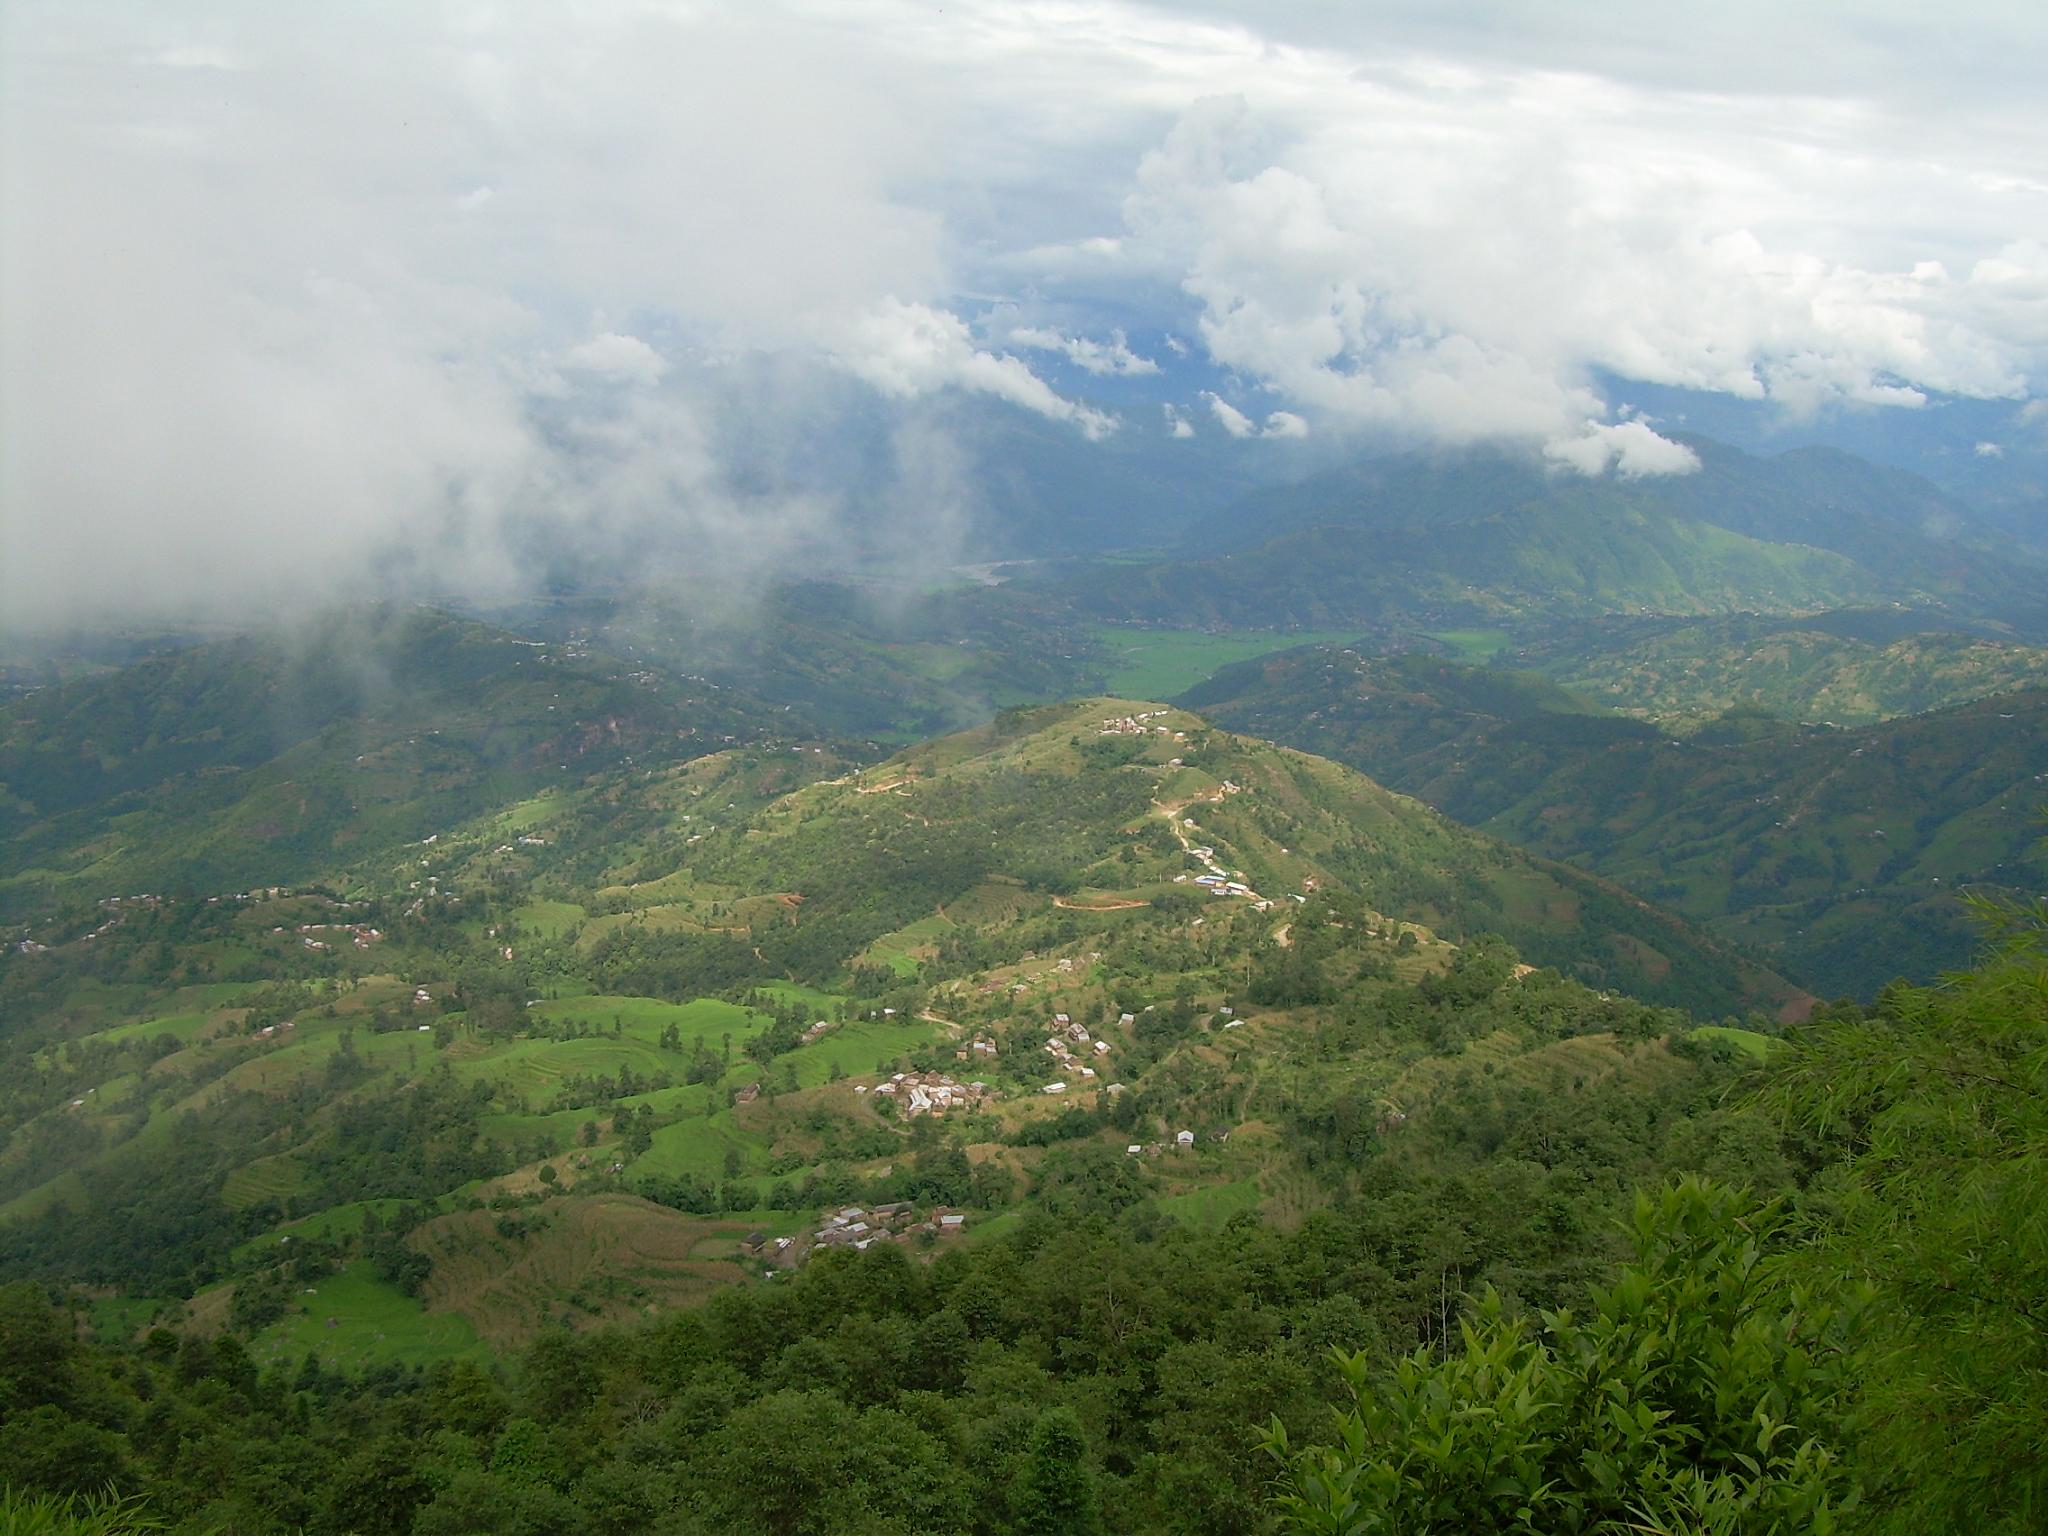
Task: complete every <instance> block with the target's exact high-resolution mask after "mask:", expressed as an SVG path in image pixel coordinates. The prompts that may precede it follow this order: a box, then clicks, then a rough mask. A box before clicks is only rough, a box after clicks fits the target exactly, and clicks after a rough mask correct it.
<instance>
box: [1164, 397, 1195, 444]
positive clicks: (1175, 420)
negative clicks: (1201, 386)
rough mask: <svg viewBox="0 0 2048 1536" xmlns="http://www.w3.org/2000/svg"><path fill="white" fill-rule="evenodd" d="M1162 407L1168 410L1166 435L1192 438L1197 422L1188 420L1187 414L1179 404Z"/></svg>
mask: <svg viewBox="0 0 2048 1536" xmlns="http://www.w3.org/2000/svg"><path fill="white" fill-rule="evenodd" d="M1160 409H1161V410H1162V411H1164V412H1166V435H1167V436H1168V437H1174V438H1190V437H1193V436H1194V435H1195V424H1194V423H1193V422H1191V421H1189V420H1188V418H1187V414H1186V413H1185V412H1184V411H1182V410H1181V408H1180V407H1179V406H1177V405H1163V406H1161V407H1160Z"/></svg>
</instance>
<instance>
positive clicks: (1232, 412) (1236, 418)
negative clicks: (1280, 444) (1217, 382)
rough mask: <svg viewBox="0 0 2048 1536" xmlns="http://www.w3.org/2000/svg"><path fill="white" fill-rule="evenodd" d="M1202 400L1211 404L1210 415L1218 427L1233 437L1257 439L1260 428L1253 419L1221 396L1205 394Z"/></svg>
mask: <svg viewBox="0 0 2048 1536" xmlns="http://www.w3.org/2000/svg"><path fill="white" fill-rule="evenodd" d="M1202 398H1203V399H1204V400H1206V401H1208V402H1209V414H1210V415H1211V416H1214V417H1215V418H1216V422H1217V425H1219V426H1220V427H1222V428H1223V430H1224V431H1226V432H1228V433H1229V434H1230V435H1231V436H1232V437H1255V436H1257V435H1258V430H1259V429H1258V428H1257V427H1256V426H1254V425H1253V423H1252V419H1251V417H1249V416H1247V415H1245V413H1244V412H1243V411H1240V410H1239V409H1238V408H1237V407H1236V406H1234V405H1232V404H1231V403H1230V402H1229V401H1228V400H1226V399H1224V398H1223V397H1222V396H1221V395H1217V394H1208V393H1204V394H1203V396H1202Z"/></svg>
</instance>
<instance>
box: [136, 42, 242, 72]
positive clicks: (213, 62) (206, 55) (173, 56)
mask: <svg viewBox="0 0 2048 1536" xmlns="http://www.w3.org/2000/svg"><path fill="white" fill-rule="evenodd" d="M156 62H157V63H159V64H161V65H162V66H163V67H164V68H165V69H213V70H222V71H231V70H237V69H240V68H242V62H241V60H239V59H237V58H236V57H235V56H234V54H232V53H231V52H229V51H228V50H227V49H225V48H214V47H210V46H208V45H206V44H203V43H185V44H182V45H180V46H178V47H173V48H166V49H164V50H163V52H161V53H159V54H158V55H157V56H156Z"/></svg>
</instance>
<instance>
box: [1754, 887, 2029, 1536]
mask: <svg viewBox="0 0 2048 1536" xmlns="http://www.w3.org/2000/svg"><path fill="white" fill-rule="evenodd" d="M1989 915H1990V916H1992V917H1993V918H1994V920H1998V921H2000V923H2001V926H2002V927H2003V929H2004V932H2003V934H2002V936H2001V938H2000V940H1999V943H1998V945H1997V947H1996V949H1995V950H1994V952H1993V954H1992V955H1991V956H1990V957H1989V958H1988V959H1987V960H1986V962H1985V963H1984V964H1983V965H1981V966H1980V967H1978V968H1977V969H1976V970H1973V971H1971V972H1968V973H1966V974H1963V975H1959V976H1956V977H1953V978H1951V979H1949V980H1948V981H1946V982H1944V983H1943V984H1942V985H1940V986H1938V987H1934V988H1930V989H1926V990H1920V989H1912V988H1902V987H1901V988H1891V989H1888V990H1887V991H1886V993H1885V994H1884V995H1883V997H1881V998H1880V999H1879V1001H1878V1003H1877V1005H1876V1006H1875V1007H1874V1008H1872V1009H1870V1010H1868V1011H1865V1010H1861V1009H1855V1008H1849V1009H1842V1010H1838V1011H1836V1012H1833V1013H1830V1014H1828V1015H1826V1016H1824V1017H1823V1018H1821V1019H1820V1020H1818V1021H1817V1022H1815V1023H1814V1024H1813V1025H1812V1026H1811V1027H1810V1028H1809V1029H1807V1030H1805V1031H1802V1032H1800V1033H1799V1034H1797V1035H1795V1036H1794V1037H1793V1039H1792V1041H1791V1043H1790V1048H1789V1049H1787V1050H1785V1051H1784V1052H1782V1053H1781V1055H1780V1062H1779V1066H1778V1070H1777V1072H1776V1073H1775V1077H1774V1085H1773V1088H1772V1094H1771V1097H1772V1100H1773V1101H1774V1102H1775V1103H1776V1105H1777V1106H1778V1107H1779V1108H1780V1110H1781V1111H1782V1112H1783V1113H1784V1114H1785V1115H1786V1116H1787V1117H1788V1118H1789V1119H1790V1120H1791V1121H1792V1122H1793V1123H1794V1124H1795V1125H1796V1126H1798V1127H1800V1128H1801V1129H1803V1130H1805V1131H1807V1132H1809V1133H1810V1134H1813V1135H1815V1136H1821V1137H1826V1138H1828V1139H1830V1140H1832V1141H1834V1142H1836V1143H1837V1144H1839V1145H1841V1146H1843V1147H1844V1148H1845V1150H1846V1151H1847V1153H1848V1157H1847V1160H1846V1163H1845V1165H1844V1166H1843V1168H1842V1169H1841V1174H1840V1176H1839V1177H1838V1178H1836V1179H1834V1180H1831V1181H1830V1182H1829V1183H1828V1185H1827V1199H1826V1200H1825V1202H1821V1203H1817V1204H1816V1207H1815V1220H1814V1225H1815V1234H1814V1243H1813V1246H1812V1248H1811V1249H1810V1250H1809V1252H1808V1253H1807V1254H1806V1255H1804V1258H1803V1263H1802V1271H1803V1272H1804V1273H1807V1274H1810V1275H1823V1276H1824V1275H1829V1274H1833V1273H1838V1272H1847V1273H1851V1274H1855V1275H1859V1276H1862V1277H1865V1278H1866V1279H1867V1280H1868V1281H1869V1283H1870V1284H1871V1285H1872V1286H1873V1287H1874V1288H1875V1290H1876V1293H1877V1305H1876V1306H1874V1307H1873V1308H1872V1313H1871V1315H1872V1320H1873V1335H1874V1343H1873V1365H1872V1367H1871V1369H1870V1372H1869V1376H1868V1380H1867V1385H1866V1390H1865V1392H1864V1395H1863V1400H1862V1402H1861V1404H1860V1411H1859V1415H1858V1423H1857V1429H1858V1435H1859V1445H1858V1452H1859V1464H1860V1466H1861V1468H1862V1470H1863V1474H1864V1477H1865V1478H1866V1480H1867V1481H1868V1482H1869V1483H1870V1485H1871V1489H1872V1501H1873V1504H1874V1505H1875V1506H1876V1508H1877V1510H1878V1517H1877V1519H1876V1520H1875V1522H1874V1524H1875V1528H1877V1529H1881V1530H1884V1531H1887V1532H1899V1533H1907V1532H1919V1531H1930V1530H1972V1531H1981V1532H2011V1533H2014V1536H2018V1533H2019V1532H2022V1531H2035V1530H2039V1529H2040V1528H2041V1524H2042V1521H2043V1520H2044V1519H2048V1461H2044V1459H2043V1458H2042V1456H2041V1454H2040V1451H2041V1447H2042V1446H2044V1445H2048V1317H2044V1315H2043V1311H2042V1304H2043V1298H2044V1297H2048V1201H2044V1199H2043V1198H2042V1190H2043V1189H2044V1188H2048V1043H2044V1041H2048V926H2044V925H2043V924H2042V922H2041V919H2040V918H2039V917H2038V916H2037V915H2035V914H2031V913H2026V912H2019V913H2014V912H2009V911H2008V912H2005V913H1997V912H1993V913H1990V914H1989Z"/></svg>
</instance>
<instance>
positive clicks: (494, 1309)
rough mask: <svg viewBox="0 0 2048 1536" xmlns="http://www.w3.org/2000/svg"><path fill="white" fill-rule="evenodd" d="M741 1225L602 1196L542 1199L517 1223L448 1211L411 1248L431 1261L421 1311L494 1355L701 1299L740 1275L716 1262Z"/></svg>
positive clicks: (730, 1264)
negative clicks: (554, 1330) (565, 1331)
mask: <svg viewBox="0 0 2048 1536" xmlns="http://www.w3.org/2000/svg"><path fill="white" fill-rule="evenodd" d="M751 1230H753V1227H752V1225H751V1224H748V1223H744V1222H739V1221H707V1220H703V1219H701V1218H697V1217H691V1216H685V1215H682V1214H680V1213H679V1212H676V1211H671V1210H669V1209H667V1208H666V1207H664V1206H659V1205H655V1204H653V1203H651V1202H649V1201H646V1200H641V1199H639V1198H637V1197H635V1196H632V1195H624V1194H605V1195H595V1196H585V1197H581V1198H577V1199H558V1200H550V1201H545V1202H543V1203H542V1204H540V1205H538V1206H533V1207H530V1208H527V1209H525V1210H522V1211H520V1212H519V1213H518V1215H517V1216H516V1218H501V1217H500V1216H498V1215H494V1214H493V1213H491V1212H488V1211H463V1212H457V1213H454V1214H451V1215H448V1216H442V1217H439V1218H437V1219H435V1220H433V1221H430V1222H428V1223H427V1224H426V1225H425V1226H424V1227H422V1228H421V1229H419V1231H418V1232H417V1233H415V1234H414V1241H415V1244H416V1246H418V1247H419V1249H420V1250H421V1251H422V1252H424V1253H426V1254H427V1255H428V1256H429V1257H431V1258H432V1260H433V1264H434V1272H433V1279H432V1280H431V1281H430V1282H429V1283H428V1286H427V1290H426V1298H425V1299H426V1303H427V1307H428V1309H429V1313H430V1315H433V1316H436V1317H439V1318H445V1319H447V1320H448V1321H450V1322H456V1321H459V1322H461V1323H462V1324H463V1325H464V1326H466V1327H468V1328H472V1329H474V1331H475V1334H476V1336H478V1337H481V1338H482V1339H484V1340H485V1341H487V1342H488V1343H490V1344H491V1345H493V1346H495V1347H497V1348H500V1349H503V1348H508V1347H513V1346H517V1345H519V1344H523V1343H525V1342H527V1341H528V1340H530V1339H531V1338H532V1337H533V1336H534V1335H535V1334H536V1333H538V1332H539V1331H540V1330H541V1329H542V1328H544V1327H547V1326H549V1325H551V1324H559V1325H564V1326H568V1327H572V1328H584V1327H591V1326H594V1325H596V1324H597V1323H599V1322H603V1321H616V1320H620V1319H624V1318H629V1317H640V1316H650V1315H652V1314H654V1313H656V1312H658V1311H661V1310H664V1309H667V1308H672V1307H678V1306H684V1305H687V1304H689V1303H690V1302H693V1301H699V1300H702V1299H703V1298H704V1297H705V1296H708V1295H709V1294H710V1293H711V1292H712V1291H714V1290H717V1289H718V1288H719V1287H721V1286H725V1285H732V1284H735V1283H737V1282H738V1281H739V1280H741V1279H742V1278H744V1271H742V1270H741V1268H740V1266H739V1265H738V1264H737V1263H736V1262H734V1260H733V1259H732V1258H731V1257H726V1256H720V1255H726V1254H729V1253H730V1252H731V1245H732V1244H734V1243H735V1242H736V1241H737V1239H739V1238H740V1237H743V1236H745V1235H746V1233H747V1232H749V1231H751ZM449 1314H453V1316H452V1317H450V1316H449Z"/></svg>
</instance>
